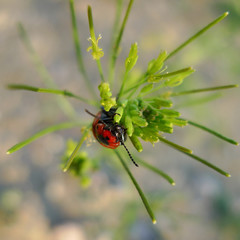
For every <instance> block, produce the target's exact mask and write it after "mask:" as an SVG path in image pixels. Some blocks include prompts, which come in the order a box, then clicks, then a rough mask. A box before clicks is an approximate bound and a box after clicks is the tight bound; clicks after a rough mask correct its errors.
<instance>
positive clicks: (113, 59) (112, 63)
mask: <svg viewBox="0 0 240 240" xmlns="http://www.w3.org/2000/svg"><path fill="white" fill-rule="evenodd" d="M133 2H134V0H130V1H129V4H128V7H127V10H126V13H125V16H124V19H123V22H122V25H121V28H120V31H119V33H118V37H117V38H116V42H115V43H114V45H113V46H114V49H113V54H112V57H111V61H110V71H111V74H110V77H111V78H110V79H109V82H112V80H113V78H114V72H113V71H114V69H115V64H116V60H117V56H118V52H119V45H120V42H121V40H122V35H123V31H124V29H125V26H126V23H127V20H128V16H129V13H130V11H131V8H132V5H133Z"/></svg>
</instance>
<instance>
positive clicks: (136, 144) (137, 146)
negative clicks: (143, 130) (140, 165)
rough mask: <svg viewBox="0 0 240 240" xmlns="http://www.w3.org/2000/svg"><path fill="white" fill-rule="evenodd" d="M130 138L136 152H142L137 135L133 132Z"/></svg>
mask: <svg viewBox="0 0 240 240" xmlns="http://www.w3.org/2000/svg"><path fill="white" fill-rule="evenodd" d="M130 140H131V142H132V144H133V146H134V147H135V148H136V150H137V151H138V152H142V150H143V147H142V144H141V142H140V141H139V139H138V137H137V136H136V135H135V134H133V135H132V136H131V137H130Z"/></svg>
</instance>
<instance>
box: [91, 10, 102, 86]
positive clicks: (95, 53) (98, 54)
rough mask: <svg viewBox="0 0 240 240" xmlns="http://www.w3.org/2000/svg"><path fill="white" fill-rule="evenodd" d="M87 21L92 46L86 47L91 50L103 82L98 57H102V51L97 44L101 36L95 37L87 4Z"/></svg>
mask: <svg viewBox="0 0 240 240" xmlns="http://www.w3.org/2000/svg"><path fill="white" fill-rule="evenodd" d="M88 23H89V31H90V36H91V37H90V38H89V40H90V41H91V42H92V46H91V47H89V48H88V49H87V51H89V50H90V49H91V50H92V56H93V58H94V59H95V60H96V62H97V66H98V71H99V74H100V77H101V81H102V82H105V79H104V76H103V70H102V64H101V61H100V58H101V57H103V55H104V52H103V51H102V49H101V48H100V47H99V46H98V41H99V40H100V39H101V38H102V37H101V35H99V37H98V38H97V39H96V36H95V32H94V25H93V17H92V8H91V7H90V6H88Z"/></svg>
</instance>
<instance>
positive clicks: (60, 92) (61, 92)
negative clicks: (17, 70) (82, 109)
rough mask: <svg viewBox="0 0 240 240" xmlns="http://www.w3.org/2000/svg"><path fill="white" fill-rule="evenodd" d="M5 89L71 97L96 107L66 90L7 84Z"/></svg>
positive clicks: (91, 102)
mask: <svg viewBox="0 0 240 240" xmlns="http://www.w3.org/2000/svg"><path fill="white" fill-rule="evenodd" d="M7 87H8V88H9V89H11V90H27V91H33V92H41V93H51V94H57V95H63V96H67V97H73V98H76V99H78V100H80V101H82V102H85V103H88V104H92V105H96V103H94V102H93V101H90V100H88V99H85V98H83V97H81V96H78V95H76V94H73V93H71V92H69V91H67V90H58V89H50V88H38V87H34V86H29V85H24V84H9V85H7Z"/></svg>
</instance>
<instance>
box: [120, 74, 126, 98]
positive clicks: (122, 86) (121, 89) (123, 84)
mask: <svg viewBox="0 0 240 240" xmlns="http://www.w3.org/2000/svg"><path fill="white" fill-rule="evenodd" d="M127 76H128V72H125V73H124V77H123V81H122V85H121V88H120V91H119V94H118V99H120V98H121V96H122V94H123V89H124V86H125V83H126V80H127Z"/></svg>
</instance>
